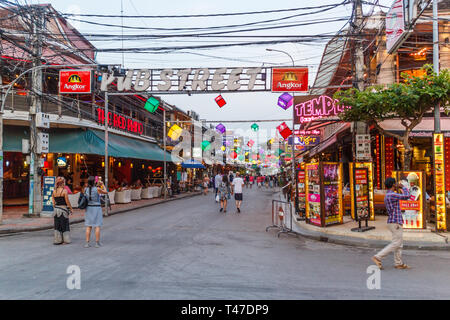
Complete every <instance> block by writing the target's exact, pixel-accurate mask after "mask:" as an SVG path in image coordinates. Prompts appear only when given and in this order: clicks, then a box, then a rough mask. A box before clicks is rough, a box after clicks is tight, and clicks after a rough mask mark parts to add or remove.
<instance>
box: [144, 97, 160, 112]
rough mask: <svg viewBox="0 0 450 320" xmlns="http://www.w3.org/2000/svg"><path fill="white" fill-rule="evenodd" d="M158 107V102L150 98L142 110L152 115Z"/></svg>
mask: <svg viewBox="0 0 450 320" xmlns="http://www.w3.org/2000/svg"><path fill="white" fill-rule="evenodd" d="M158 107H159V101H158V99H156V98H153V97H150V98H148V99H147V101H146V102H145V105H144V109H145V110H147V111H148V112H150V113H154V112H155V111H156V110H157V109H158Z"/></svg>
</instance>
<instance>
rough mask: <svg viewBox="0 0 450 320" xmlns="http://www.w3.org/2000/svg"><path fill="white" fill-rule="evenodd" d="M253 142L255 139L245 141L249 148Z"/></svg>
mask: <svg viewBox="0 0 450 320" xmlns="http://www.w3.org/2000/svg"><path fill="white" fill-rule="evenodd" d="M254 143H255V141H253V140H249V141H248V142H247V145H248V146H249V147H250V148H251V147H252V146H253V144H254Z"/></svg>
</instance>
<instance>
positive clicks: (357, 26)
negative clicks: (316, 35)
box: [352, 0, 367, 163]
mask: <svg viewBox="0 0 450 320" xmlns="http://www.w3.org/2000/svg"><path fill="white" fill-rule="evenodd" d="M353 5H354V7H353V10H354V11H353V12H354V22H353V28H352V33H353V34H355V35H358V37H357V39H356V40H355V42H354V46H355V47H354V56H353V63H354V68H355V69H354V74H353V86H354V87H355V88H356V89H358V90H359V91H363V90H364V51H363V46H362V38H361V37H360V35H361V34H362V28H363V25H362V24H363V11H362V2H361V0H354V3H353ZM366 131H367V125H366V124H365V123H363V122H354V123H353V163H355V162H356V142H355V140H356V134H365V133H366Z"/></svg>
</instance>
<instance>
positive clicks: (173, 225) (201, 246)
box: [0, 189, 450, 299]
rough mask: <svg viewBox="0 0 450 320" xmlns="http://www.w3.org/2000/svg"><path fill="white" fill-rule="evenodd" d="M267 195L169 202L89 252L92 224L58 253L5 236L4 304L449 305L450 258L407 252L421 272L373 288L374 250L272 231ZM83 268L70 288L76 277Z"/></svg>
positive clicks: (40, 239)
mask: <svg viewBox="0 0 450 320" xmlns="http://www.w3.org/2000/svg"><path fill="white" fill-rule="evenodd" d="M273 197H276V198H278V196H277V195H274V194H273V193H272V192H270V191H267V190H264V189H263V190H260V191H258V190H255V189H253V190H251V191H250V190H245V193H244V200H245V201H244V204H243V210H242V213H241V214H237V213H235V206H234V203H233V204H231V205H230V208H229V211H228V212H227V214H223V213H219V212H218V207H217V205H216V203H215V202H214V200H213V196H212V195H211V194H209V195H208V196H197V197H193V198H189V199H183V200H178V201H173V202H169V203H166V204H162V205H158V206H153V207H149V208H144V209H139V210H135V211H132V212H129V213H125V214H120V215H115V216H111V217H108V218H106V219H105V220H104V223H105V226H104V228H103V242H104V246H103V247H102V248H98V249H97V248H93V247H92V248H88V249H85V248H83V247H82V245H83V242H84V240H83V238H84V236H83V234H84V229H83V226H82V225H75V226H72V238H73V243H72V244H70V245H65V246H54V245H52V243H51V241H52V232H51V231H40V232H33V233H28V234H22V235H15V236H8V237H1V238H0V299H24V298H27V299H319V298H320V299H396V298H406V299H409V298H414V299H444V298H445V299H449V298H450V272H449V266H450V254H449V253H448V252H425V251H407V252H405V253H404V255H405V260H406V262H408V263H409V264H411V265H412V266H413V267H414V269H412V270H408V271H406V270H396V269H394V268H393V267H392V263H393V258H392V257H390V258H389V259H388V260H387V261H386V270H383V271H382V273H381V289H380V290H369V289H367V286H366V280H367V278H368V276H369V274H367V273H366V269H367V267H368V266H369V265H370V264H371V261H370V257H371V256H372V255H373V253H374V252H375V251H374V250H373V249H365V248H364V249H363V248H354V247H345V246H339V245H332V244H327V243H322V242H315V241H312V240H307V239H304V238H301V237H300V238H297V237H295V236H286V235H282V236H281V238H277V237H276V233H275V231H269V232H265V227H266V226H268V225H269V224H270V211H269V210H270V206H271V199H272V198H273ZM69 265H78V266H79V267H80V269H81V289H80V290H68V289H67V287H66V280H67V277H68V276H69V275H68V274H67V273H66V269H67V267H68V266H69Z"/></svg>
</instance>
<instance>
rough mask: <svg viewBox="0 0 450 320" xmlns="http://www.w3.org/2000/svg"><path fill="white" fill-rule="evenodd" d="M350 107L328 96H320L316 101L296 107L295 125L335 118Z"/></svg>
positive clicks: (309, 101)
mask: <svg viewBox="0 0 450 320" xmlns="http://www.w3.org/2000/svg"><path fill="white" fill-rule="evenodd" d="M350 108H351V107H349V106H342V105H339V101H338V100H336V99H333V98H330V97H328V96H320V97H318V98H315V99H311V100H308V101H305V102H303V103H299V104H297V105H295V107H294V110H295V111H294V120H295V123H306V122H311V121H314V120H319V119H322V118H327V117H334V116H337V115H338V114H340V113H341V112H343V111H345V110H346V109H350Z"/></svg>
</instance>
